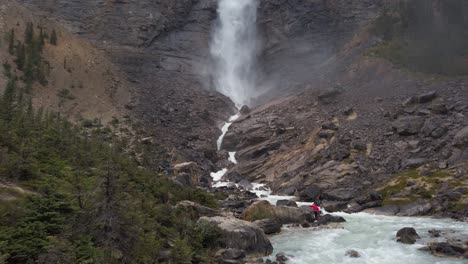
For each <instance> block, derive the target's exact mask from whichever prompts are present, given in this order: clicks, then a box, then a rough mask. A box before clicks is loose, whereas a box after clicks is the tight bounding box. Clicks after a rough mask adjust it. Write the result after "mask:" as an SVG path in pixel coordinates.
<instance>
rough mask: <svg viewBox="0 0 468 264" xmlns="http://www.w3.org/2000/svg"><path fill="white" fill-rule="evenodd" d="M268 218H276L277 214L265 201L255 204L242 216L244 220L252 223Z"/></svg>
mask: <svg viewBox="0 0 468 264" xmlns="http://www.w3.org/2000/svg"><path fill="white" fill-rule="evenodd" d="M268 218H276V212H275V209H274V208H273V205H271V204H270V203H269V202H268V201H264V200H260V201H256V202H254V203H253V204H251V205H250V206H249V207H247V209H245V211H244V213H243V214H242V219H244V220H247V221H250V222H253V221H256V220H262V219H268Z"/></svg>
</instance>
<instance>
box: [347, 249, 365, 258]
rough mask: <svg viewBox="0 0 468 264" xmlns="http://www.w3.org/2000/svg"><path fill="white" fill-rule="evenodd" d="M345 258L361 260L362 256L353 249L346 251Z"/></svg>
mask: <svg viewBox="0 0 468 264" xmlns="http://www.w3.org/2000/svg"><path fill="white" fill-rule="evenodd" d="M345 256H348V257H350V258H360V257H361V254H359V252H357V251H356V250H354V249H351V250H348V251H346V253H345Z"/></svg>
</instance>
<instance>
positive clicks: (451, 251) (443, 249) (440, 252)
mask: <svg viewBox="0 0 468 264" xmlns="http://www.w3.org/2000/svg"><path fill="white" fill-rule="evenodd" d="M428 249H429V251H431V253H432V254H433V255H436V256H439V257H463V255H464V254H465V253H466V252H467V250H466V249H464V248H462V247H460V246H456V245H452V244H450V243H447V242H434V243H431V244H429V246H428Z"/></svg>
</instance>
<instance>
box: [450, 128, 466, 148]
mask: <svg viewBox="0 0 468 264" xmlns="http://www.w3.org/2000/svg"><path fill="white" fill-rule="evenodd" d="M453 145H454V146H455V147H457V148H461V149H463V148H468V126H466V127H464V128H462V129H461V130H460V131H458V132H457V134H455V137H454V138H453Z"/></svg>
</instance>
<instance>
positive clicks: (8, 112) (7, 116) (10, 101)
mask: <svg viewBox="0 0 468 264" xmlns="http://www.w3.org/2000/svg"><path fill="white" fill-rule="evenodd" d="M15 99H16V80H15V79H14V78H12V79H10V80H9V81H8V84H7V86H6V88H5V91H4V93H3V97H2V118H3V120H5V121H7V122H10V121H11V120H12V117H13V114H14V112H15Z"/></svg>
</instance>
